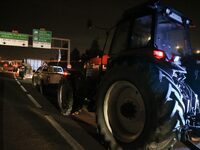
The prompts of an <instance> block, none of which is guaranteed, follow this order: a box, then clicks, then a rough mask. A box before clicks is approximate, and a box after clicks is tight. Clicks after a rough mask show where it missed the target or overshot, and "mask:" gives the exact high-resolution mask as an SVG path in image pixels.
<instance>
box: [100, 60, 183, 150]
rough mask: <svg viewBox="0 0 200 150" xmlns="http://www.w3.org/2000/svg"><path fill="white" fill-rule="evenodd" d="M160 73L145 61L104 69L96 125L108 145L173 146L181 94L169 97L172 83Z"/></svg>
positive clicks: (156, 148)
mask: <svg viewBox="0 0 200 150" xmlns="http://www.w3.org/2000/svg"><path fill="white" fill-rule="evenodd" d="M161 75H162V74H161V73H160V71H159V69H158V68H156V67H155V65H152V64H148V63H135V64H133V65H126V64H124V65H119V66H115V67H113V68H112V69H111V70H110V71H108V72H107V75H105V78H104V79H103V82H102V83H101V85H100V88H99V94H98V101H97V125H98V129H99V133H100V135H101V136H102V137H103V139H104V141H105V143H106V144H107V146H108V147H110V148H111V149H120V148H122V149H125V150H126V149H152V150H163V149H168V148H170V147H171V146H173V145H174V143H175V141H176V139H175V134H174V132H173V130H174V129H175V128H176V127H177V125H182V124H184V121H183V120H181V119H180V120H178V118H183V110H181V109H180V110H179V111H177V112H176V109H179V107H177V102H179V101H180V100H181V96H180V97H176V96H175V97H174V99H173V100H171V99H170V98H171V97H170V90H171V89H170V88H171V87H170V85H171V84H170V82H169V80H168V79H167V78H164V77H163V78H162V76H161ZM173 86H174V85H173ZM177 93H179V91H177ZM170 100H171V101H170Z"/></svg>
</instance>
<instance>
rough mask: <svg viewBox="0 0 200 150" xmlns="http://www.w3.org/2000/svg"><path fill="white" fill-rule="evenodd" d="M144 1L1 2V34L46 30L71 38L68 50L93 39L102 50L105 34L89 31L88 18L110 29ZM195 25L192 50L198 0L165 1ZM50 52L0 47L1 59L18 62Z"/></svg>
mask: <svg viewBox="0 0 200 150" xmlns="http://www.w3.org/2000/svg"><path fill="white" fill-rule="evenodd" d="M144 1H145V0H140V1H136V0H54V1H53V0H13V1H11V0H4V1H2V2H1V9H0V19H1V20H0V31H8V32H11V31H12V30H18V31H19V33H27V34H32V29H39V28H45V29H46V30H49V31H52V33H53V37H60V38H69V39H71V49H74V48H78V50H79V51H81V52H82V53H83V52H84V51H85V50H86V49H88V48H89V47H90V45H91V42H92V40H93V39H96V38H97V39H99V44H100V47H103V42H104V40H105V33H104V32H103V31H99V30H95V29H93V30H88V29H87V26H86V23H87V20H88V19H91V20H93V22H94V23H95V24H96V25H98V26H102V27H111V26H112V25H114V24H115V23H116V21H117V20H119V18H120V16H121V15H122V13H123V11H124V10H126V9H128V8H130V7H132V6H135V5H137V4H140V3H142V2H144ZM162 2H164V3H166V4H169V5H171V6H173V7H174V8H176V9H178V10H179V11H181V12H183V13H184V14H185V15H186V16H188V17H189V18H191V19H192V20H193V22H194V24H195V25H196V28H195V29H192V31H191V39H192V45H193V48H200V38H199V37H200V16H199V12H198V10H199V6H200V1H198V0H164V1H162ZM56 54H57V52H55V51H53V50H40V49H29V48H15V47H8V46H0V57H2V58H4V59H6V58H12V59H21V58H22V57H23V58H25V57H26V58H45V59H48V58H49V57H51V56H55V55H56Z"/></svg>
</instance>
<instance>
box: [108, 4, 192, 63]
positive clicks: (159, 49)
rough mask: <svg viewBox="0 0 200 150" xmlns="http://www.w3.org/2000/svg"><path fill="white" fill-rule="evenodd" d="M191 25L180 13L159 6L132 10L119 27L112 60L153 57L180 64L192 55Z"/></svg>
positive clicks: (126, 13)
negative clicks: (129, 57)
mask: <svg viewBox="0 0 200 150" xmlns="http://www.w3.org/2000/svg"><path fill="white" fill-rule="evenodd" d="M190 25H191V21H190V20H189V19H187V18H185V17H184V16H182V14H181V13H180V12H177V11H176V10H174V9H172V8H170V7H166V6H162V5H161V4H159V3H153V4H149V5H146V4H145V5H142V6H140V7H136V8H132V9H130V10H127V11H126V12H125V13H124V15H123V17H122V19H121V20H120V21H119V23H118V24H117V28H116V31H115V34H114V37H113V41H112V44H111V51H110V53H109V56H110V57H116V56H120V57H121V56H125V55H126V56H131V57H132V56H133V55H136V56H137V57H139V56H142V57H144V56H150V58H152V56H153V57H154V58H155V59H157V60H164V61H168V62H179V59H180V57H182V56H185V55H188V54H190V53H191V46H190V40H189V35H188V29H189V26H190ZM148 58H149V57H148Z"/></svg>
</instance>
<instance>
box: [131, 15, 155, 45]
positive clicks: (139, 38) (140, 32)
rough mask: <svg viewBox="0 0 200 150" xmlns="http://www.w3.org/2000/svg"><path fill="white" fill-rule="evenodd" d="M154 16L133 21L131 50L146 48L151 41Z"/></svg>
mask: <svg viewBox="0 0 200 150" xmlns="http://www.w3.org/2000/svg"><path fill="white" fill-rule="evenodd" d="M151 29H152V16H143V17H139V18H136V19H134V20H133V25H132V34H131V40H130V41H131V42H130V47H131V48H141V47H146V46H147V45H148V44H149V42H150V41H151Z"/></svg>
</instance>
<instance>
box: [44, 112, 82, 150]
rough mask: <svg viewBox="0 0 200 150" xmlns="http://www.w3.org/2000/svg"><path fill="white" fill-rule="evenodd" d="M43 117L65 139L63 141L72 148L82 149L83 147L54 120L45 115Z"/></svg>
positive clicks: (75, 149)
mask: <svg viewBox="0 0 200 150" xmlns="http://www.w3.org/2000/svg"><path fill="white" fill-rule="evenodd" d="M45 118H46V119H47V120H48V121H49V123H50V124H51V125H52V126H53V127H54V128H55V129H56V130H57V131H58V132H59V133H60V135H61V136H62V137H63V138H64V139H65V141H66V142H67V143H68V144H70V146H71V147H72V148H73V149H74V150H84V148H83V147H82V146H81V145H80V144H79V143H78V142H77V141H76V140H75V139H74V138H73V137H72V136H71V135H70V134H69V133H68V132H67V131H66V130H64V129H63V128H62V127H61V126H60V125H59V124H58V123H57V122H56V120H55V119H54V118H53V117H52V116H50V115H45Z"/></svg>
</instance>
